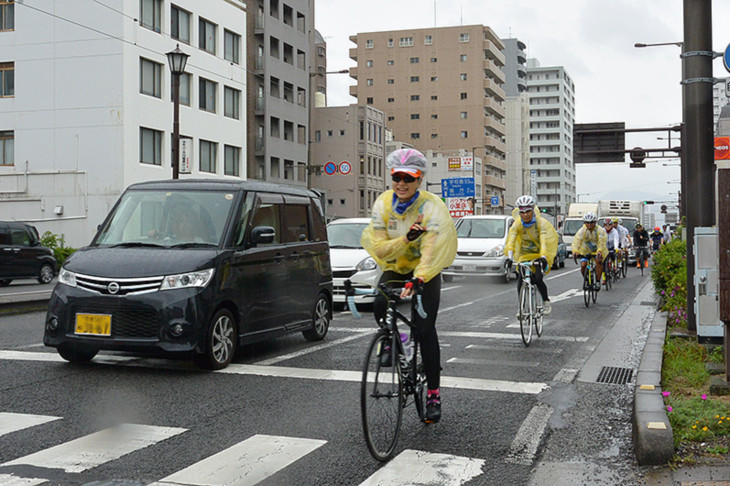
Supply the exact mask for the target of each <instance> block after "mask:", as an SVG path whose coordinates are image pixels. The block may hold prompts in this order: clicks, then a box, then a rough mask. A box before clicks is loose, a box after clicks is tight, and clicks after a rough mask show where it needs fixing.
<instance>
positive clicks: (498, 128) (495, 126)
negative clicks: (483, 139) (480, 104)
mask: <svg viewBox="0 0 730 486" xmlns="http://www.w3.org/2000/svg"><path fill="white" fill-rule="evenodd" d="M484 127H485V128H486V129H487V130H489V131H490V132H492V133H495V134H499V135H500V136H504V131H505V126H504V123H502V122H500V121H499V120H497V119H496V118H492V117H489V116H485V117H484Z"/></svg>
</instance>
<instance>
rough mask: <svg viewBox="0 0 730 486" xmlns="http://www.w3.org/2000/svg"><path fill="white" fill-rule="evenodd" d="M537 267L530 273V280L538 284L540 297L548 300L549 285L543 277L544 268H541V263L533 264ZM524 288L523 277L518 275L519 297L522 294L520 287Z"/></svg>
mask: <svg viewBox="0 0 730 486" xmlns="http://www.w3.org/2000/svg"><path fill="white" fill-rule="evenodd" d="M533 267H534V268H535V271H534V272H532V274H531V275H530V280H531V281H532V283H533V284H535V285H536V286H537V290H538V291H539V292H540V297H542V300H543V301H546V300H548V293H547V285H545V281H544V280H543V278H542V268H540V265H533ZM521 288H522V277H521V276H518V277H517V296H518V298H519V295H520V289H521Z"/></svg>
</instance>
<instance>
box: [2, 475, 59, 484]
mask: <svg viewBox="0 0 730 486" xmlns="http://www.w3.org/2000/svg"><path fill="white" fill-rule="evenodd" d="M47 482H48V480H47V479H40V478H19V477H17V476H13V475H12V474H0V485H2V486H36V485H37V484H43V483H47Z"/></svg>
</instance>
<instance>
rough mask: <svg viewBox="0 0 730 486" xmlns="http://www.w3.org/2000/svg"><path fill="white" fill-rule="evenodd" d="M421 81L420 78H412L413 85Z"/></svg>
mask: <svg viewBox="0 0 730 486" xmlns="http://www.w3.org/2000/svg"><path fill="white" fill-rule="evenodd" d="M419 80H420V78H419V77H418V76H411V83H417V82H418V81H419Z"/></svg>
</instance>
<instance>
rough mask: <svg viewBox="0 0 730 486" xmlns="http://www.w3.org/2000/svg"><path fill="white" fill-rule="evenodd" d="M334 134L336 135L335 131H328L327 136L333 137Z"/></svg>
mask: <svg viewBox="0 0 730 486" xmlns="http://www.w3.org/2000/svg"><path fill="white" fill-rule="evenodd" d="M334 133H335V132H334V131H332V130H327V136H328V137H331V136H332V135H334Z"/></svg>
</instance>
